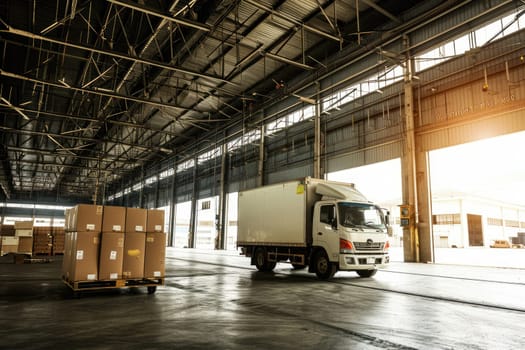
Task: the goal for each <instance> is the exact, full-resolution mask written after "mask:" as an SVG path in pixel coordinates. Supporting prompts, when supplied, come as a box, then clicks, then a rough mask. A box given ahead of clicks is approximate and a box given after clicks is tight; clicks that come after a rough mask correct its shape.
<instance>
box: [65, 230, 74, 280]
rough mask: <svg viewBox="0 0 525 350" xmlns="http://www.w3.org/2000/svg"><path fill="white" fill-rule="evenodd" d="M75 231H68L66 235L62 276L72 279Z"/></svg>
mask: <svg viewBox="0 0 525 350" xmlns="http://www.w3.org/2000/svg"><path fill="white" fill-rule="evenodd" d="M74 235H75V232H66V233H65V235H64V257H63V258H62V278H63V279H65V280H68V281H69V280H70V278H69V275H70V271H71V264H72V256H73V239H74Z"/></svg>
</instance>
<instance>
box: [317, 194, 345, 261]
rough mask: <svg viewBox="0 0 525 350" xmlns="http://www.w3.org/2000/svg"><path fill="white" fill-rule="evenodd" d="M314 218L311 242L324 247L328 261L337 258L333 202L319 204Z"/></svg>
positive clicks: (337, 244)
mask: <svg viewBox="0 0 525 350" xmlns="http://www.w3.org/2000/svg"><path fill="white" fill-rule="evenodd" d="M316 208H317V210H316V213H318V215H315V216H314V218H318V219H317V220H316V222H314V225H313V228H314V230H313V231H314V232H313V244H314V245H316V246H321V247H323V248H325V250H326V253H327V254H328V258H329V260H330V261H334V262H336V261H338V260H339V233H338V231H337V215H336V213H337V212H336V207H335V204H333V203H329V204H319V205H318V206H317V207H316Z"/></svg>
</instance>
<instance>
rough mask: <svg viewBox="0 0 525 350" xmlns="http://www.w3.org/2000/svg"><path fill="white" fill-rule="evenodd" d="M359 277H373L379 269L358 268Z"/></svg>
mask: <svg viewBox="0 0 525 350" xmlns="http://www.w3.org/2000/svg"><path fill="white" fill-rule="evenodd" d="M356 272H357V274H358V275H359V277H372V276H373V275H375V274H376V272H377V270H357V271H356Z"/></svg>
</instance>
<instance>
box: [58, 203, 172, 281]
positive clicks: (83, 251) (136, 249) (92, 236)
mask: <svg viewBox="0 0 525 350" xmlns="http://www.w3.org/2000/svg"><path fill="white" fill-rule="evenodd" d="M150 228H151V232H150V231H148V230H149V229H150ZM163 228H164V211H163V210H147V209H139V208H125V207H118V206H96V205H85V204H79V205H77V206H75V207H74V208H72V209H70V210H68V211H66V240H65V250H64V260H63V269H62V276H63V278H64V279H65V280H67V281H69V282H77V281H97V280H101V281H102V280H121V279H128V280H129V279H137V280H138V279H143V278H163V277H164V271H165V267H164V260H165V252H166V251H165V250H166V234H165V233H164V232H163V231H164V230H163Z"/></svg>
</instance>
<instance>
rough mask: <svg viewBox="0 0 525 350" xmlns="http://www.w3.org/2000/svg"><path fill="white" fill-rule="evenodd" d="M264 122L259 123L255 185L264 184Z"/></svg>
mask: <svg viewBox="0 0 525 350" xmlns="http://www.w3.org/2000/svg"><path fill="white" fill-rule="evenodd" d="M264 140H265V138H264V124H262V125H261V142H260V143H259V159H258V160H257V187H261V186H263V185H264Z"/></svg>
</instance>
